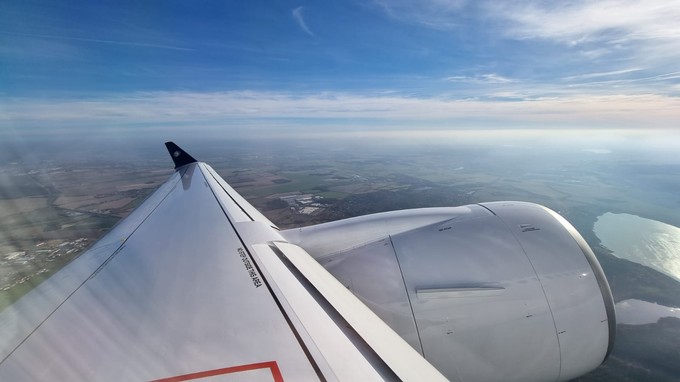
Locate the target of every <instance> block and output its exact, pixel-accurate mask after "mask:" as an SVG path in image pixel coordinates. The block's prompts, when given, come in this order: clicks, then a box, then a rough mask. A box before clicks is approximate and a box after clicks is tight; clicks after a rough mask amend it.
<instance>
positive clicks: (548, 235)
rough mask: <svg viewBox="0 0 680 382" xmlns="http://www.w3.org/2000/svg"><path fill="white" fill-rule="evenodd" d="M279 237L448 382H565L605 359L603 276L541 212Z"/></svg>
mask: <svg viewBox="0 0 680 382" xmlns="http://www.w3.org/2000/svg"><path fill="white" fill-rule="evenodd" d="M281 234H282V235H283V236H284V237H285V238H286V240H288V241H290V242H291V243H294V244H297V245H299V246H301V247H302V248H304V249H305V250H306V251H307V252H308V253H309V254H311V255H312V256H313V257H314V258H316V259H317V260H318V261H319V263H320V264H322V265H323V266H324V267H325V268H326V269H327V270H328V271H329V272H330V273H331V274H333V275H334V276H335V277H336V278H337V279H338V280H339V281H340V282H341V283H343V285H345V286H346V287H347V288H349V289H350V290H351V291H352V292H353V293H354V294H355V295H356V296H358V297H359V298H360V299H361V300H362V301H363V302H364V303H365V304H366V305H367V306H368V307H369V308H371V309H372V310H373V311H374V312H375V313H376V314H377V315H378V316H379V317H380V318H382V319H383V320H384V321H385V322H386V323H387V324H388V325H390V327H392V329H394V330H395V331H396V332H397V333H399V334H400V335H401V336H402V337H403V338H404V339H405V340H406V341H407V342H408V343H409V344H410V345H411V346H413V348H415V349H416V350H418V351H419V352H421V354H423V356H424V357H425V358H426V359H427V360H428V361H430V362H431V363H432V364H433V365H434V366H435V367H436V368H438V369H439V370H440V371H441V372H442V373H443V374H444V375H445V376H447V378H449V379H451V380H453V381H456V380H457V381H546V380H552V381H564V380H569V379H572V378H574V377H577V376H580V375H582V374H585V373H587V372H588V371H590V370H593V369H595V368H596V367H597V366H598V365H600V364H601V363H602V362H603V361H604V360H605V359H606V357H607V356H608V355H609V353H610V352H611V350H612V346H613V341H614V335H615V326H616V317H615V312H614V302H613V299H612V295H611V291H610V289H609V285H608V284H607V280H606V278H605V276H604V273H603V272H602V268H601V267H600V264H599V263H598V261H597V259H596V258H595V255H594V254H593V252H592V250H591V249H590V248H589V247H588V245H587V244H586V242H585V240H584V239H583V238H582V237H581V235H580V234H579V233H578V232H577V231H576V230H575V229H574V227H573V226H571V224H569V223H568V222H567V221H566V220H565V219H564V218H562V217H561V216H560V215H558V214H557V213H555V212H553V211H551V210H549V209H547V208H545V207H542V206H539V205H536V204H531V203H523V202H493V203H483V204H476V205H468V206H463V207H451V208H427V209H416V210H404V211H396V212H387V213H380V214H374V215H367V216H362V217H358V218H351V219H345V220H341V221H336V222H331V223H325V224H320V225H316V226H310V227H305V228H299V229H293V230H287V231H282V232H281Z"/></svg>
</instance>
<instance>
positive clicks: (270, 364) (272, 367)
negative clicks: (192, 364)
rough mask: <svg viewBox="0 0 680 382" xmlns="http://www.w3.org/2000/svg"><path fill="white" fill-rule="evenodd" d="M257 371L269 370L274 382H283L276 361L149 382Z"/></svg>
mask: <svg viewBox="0 0 680 382" xmlns="http://www.w3.org/2000/svg"><path fill="white" fill-rule="evenodd" d="M257 369H269V370H270V371H271V373H272V377H273V378H274V382H283V376H282V375H281V370H279V365H278V364H277V363H276V361H269V362H260V363H251V364H250V365H239V366H232V367H225V368H223V369H215V370H208V371H200V372H198V373H191V374H184V375H178V376H176V377H170V378H161V379H156V380H153V381H151V382H181V381H189V380H192V379H199V378H206V377H213V376H215V375H224V374H231V373H238V372H241V371H248V370H257Z"/></svg>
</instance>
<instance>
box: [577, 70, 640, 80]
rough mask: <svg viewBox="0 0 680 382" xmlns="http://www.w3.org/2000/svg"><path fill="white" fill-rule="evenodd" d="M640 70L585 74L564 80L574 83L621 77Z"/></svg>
mask: <svg viewBox="0 0 680 382" xmlns="http://www.w3.org/2000/svg"><path fill="white" fill-rule="evenodd" d="M640 70H642V69H640V68H632V69H621V70H612V71H609V72H598V73H585V74H579V75H575V76H568V77H564V79H565V80H567V81H573V80H584V79H590V78H600V77H612V76H619V75H621V74H628V73H633V72H639V71H640Z"/></svg>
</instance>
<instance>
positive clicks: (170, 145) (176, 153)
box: [165, 142, 197, 169]
mask: <svg viewBox="0 0 680 382" xmlns="http://www.w3.org/2000/svg"><path fill="white" fill-rule="evenodd" d="M165 147H166V148H167V149H168V152H169V153H170V157H172V161H173V162H174V163H175V169H178V168H180V167H182V166H186V165H188V164H189V163H195V162H197V160H196V159H194V157H192V156H191V155H189V154H188V153H187V152H186V151H184V150H182V149H181V148H180V147H179V146H177V145H176V144H175V143H174V142H165Z"/></svg>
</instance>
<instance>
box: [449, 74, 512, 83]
mask: <svg viewBox="0 0 680 382" xmlns="http://www.w3.org/2000/svg"><path fill="white" fill-rule="evenodd" d="M444 80H445V81H449V82H467V83H473V84H507V83H511V82H515V80H513V79H511V78H508V77H503V76H500V75H498V74H496V73H489V74H478V75H474V76H450V77H446V78H444Z"/></svg>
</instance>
